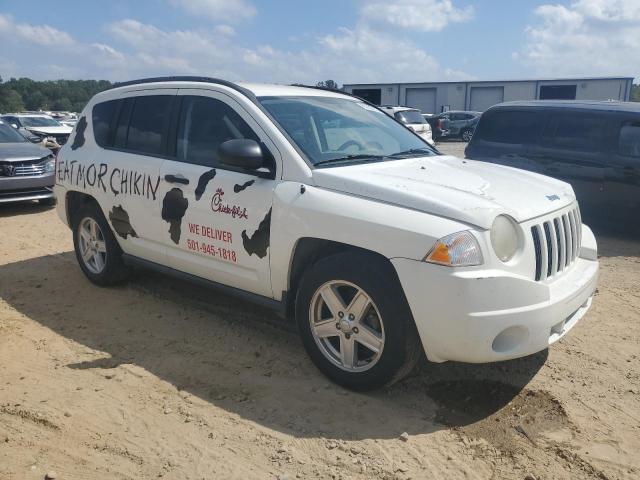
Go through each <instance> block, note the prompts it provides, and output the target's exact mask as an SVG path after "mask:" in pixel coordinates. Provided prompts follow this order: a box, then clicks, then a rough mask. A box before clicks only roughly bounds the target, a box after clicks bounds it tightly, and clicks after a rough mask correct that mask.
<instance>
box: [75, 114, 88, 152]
mask: <svg viewBox="0 0 640 480" xmlns="http://www.w3.org/2000/svg"><path fill="white" fill-rule="evenodd" d="M86 128H87V119H86V117H80V120H78V125H76V136H75V137H73V143H72V144H71V150H77V149H79V148H80V147H81V146H83V145H84V131H85V130H86Z"/></svg>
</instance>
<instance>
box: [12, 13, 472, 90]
mask: <svg viewBox="0 0 640 480" xmlns="http://www.w3.org/2000/svg"><path fill="white" fill-rule="evenodd" d="M18 25H20V28H21V30H20V31H21V32H26V33H18V32H19V31H18V30H17V29H16V28H17V27H16V23H15V22H14V21H13V19H12V18H11V17H8V16H3V15H1V14H0V40H1V41H2V42H4V44H5V45H11V48H10V49H6V53H5V51H3V55H4V56H5V57H7V58H5V59H2V60H3V62H4V63H5V64H7V62H11V63H9V65H11V68H9V69H8V70H4V71H3V72H2V73H3V76H4V77H7V76H20V75H22V76H30V77H33V78H39V79H42V78H45V79H49V78H62V77H67V78H107V79H110V80H127V79H132V78H140V77H147V76H160V75H180V74H189V75H204V76H215V77H219V78H226V79H228V80H232V81H239V80H246V81H258V82H260V81H263V82H278V83H315V82H317V81H319V80H326V79H329V78H332V79H334V80H336V81H338V82H339V83H355V82H392V81H426V80H437V79H449V80H459V79H468V78H470V76H469V75H467V74H465V73H464V72H460V71H456V70H452V69H449V68H446V67H444V66H441V65H440V64H439V62H438V61H437V60H436V59H435V58H434V57H433V56H431V55H430V53H429V52H428V51H426V50H425V49H424V48H422V46H421V45H419V44H417V43H415V42H413V41H411V40H409V39H407V38H406V37H405V36H404V35H398V34H397V33H393V32H391V31H387V30H385V29H380V28H375V27H374V26H373V25H371V24H369V23H367V22H366V21H363V20H361V21H359V22H358V23H357V24H356V25H355V26H353V27H351V28H341V29H338V30H337V31H335V32H332V33H326V34H323V35H320V36H316V37H313V36H310V35H309V36H307V37H306V38H305V43H304V46H298V45H299V43H298V42H291V43H290V45H292V46H291V47H290V48H279V49H277V48H274V47H273V46H271V45H268V44H261V43H258V44H253V45H248V46H247V45H242V44H240V43H239V42H238V41H237V39H236V37H235V29H234V28H233V27H231V26H228V25H227V24H226V23H225V24H218V25H215V26H212V27H210V28H203V29H186V30H165V29H161V28H158V27H157V26H155V25H151V24H147V23H143V22H140V21H138V20H133V19H123V20H120V21H116V22H113V23H111V24H109V25H106V26H104V28H103V32H104V38H101V39H100V41H99V42H92V43H83V42H81V41H79V40H78V39H76V38H74V37H72V36H71V35H69V34H68V33H66V32H63V31H60V30H56V29H54V28H53V27H50V26H47V25H30V24H26V23H24V24H18ZM54 32H55V33H54ZM21 35H27V36H28V38H30V39H33V38H38V40H37V41H36V40H30V41H29V42H26V41H24V40H25V39H24V38H23V37H21ZM43 42H47V43H43ZM25 59H28V61H27V60H25ZM54 62H55V63H54Z"/></svg>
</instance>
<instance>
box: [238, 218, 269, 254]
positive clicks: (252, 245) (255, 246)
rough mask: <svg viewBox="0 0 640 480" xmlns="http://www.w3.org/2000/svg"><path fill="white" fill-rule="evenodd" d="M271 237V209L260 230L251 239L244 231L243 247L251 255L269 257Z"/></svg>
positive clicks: (261, 223)
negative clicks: (268, 250)
mask: <svg viewBox="0 0 640 480" xmlns="http://www.w3.org/2000/svg"><path fill="white" fill-rule="evenodd" d="M270 236H271V209H269V212H268V213H267V215H265V217H264V218H263V219H262V221H261V222H260V225H258V229H257V230H256V231H255V232H253V235H251V237H249V235H247V231H246V230H243V231H242V245H244V249H245V250H246V251H247V253H248V254H249V255H253V254H254V253H255V254H256V255H257V256H258V257H259V258H264V257H265V256H266V255H267V249H268V248H269V238H270Z"/></svg>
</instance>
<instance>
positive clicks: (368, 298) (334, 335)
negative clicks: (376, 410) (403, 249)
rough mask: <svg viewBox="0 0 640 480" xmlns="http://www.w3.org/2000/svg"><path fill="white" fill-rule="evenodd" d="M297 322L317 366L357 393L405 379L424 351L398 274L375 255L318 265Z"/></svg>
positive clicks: (308, 277) (304, 286) (300, 298)
mask: <svg viewBox="0 0 640 480" xmlns="http://www.w3.org/2000/svg"><path fill="white" fill-rule="evenodd" d="M296 320H297V323H298V329H299V330H300V334H301V336H302V341H303V343H304V346H305V348H306V350H307V352H308V353H309V356H310V357H311V359H312V360H313V362H314V363H315V364H316V366H317V367H318V368H319V369H320V370H321V371H322V372H323V373H324V374H325V375H327V376H328V377H329V378H330V379H331V380H333V381H334V382H336V383H338V384H340V385H342V386H345V387H348V388H352V389H354V390H371V389H375V388H379V387H381V386H385V385H390V384H392V383H394V382H396V381H398V380H400V379H401V378H402V377H404V376H405V375H406V374H408V373H409V372H410V371H411V369H412V368H413V366H414V365H415V363H416V362H417V360H418V359H419V358H420V355H421V353H422V349H421V344H420V341H419V338H418V334H417V331H416V328H415V324H414V322H413V317H412V315H411V311H410V310H409V306H408V304H407V301H406V299H405V296H404V293H403V292H402V289H401V288H400V285H399V282H398V279H397V276H396V274H395V271H394V269H393V267H392V266H391V265H390V264H389V263H388V262H386V261H385V260H384V259H381V258H378V257H377V256H375V255H373V254H367V253H361V252H347V253H339V254H335V255H332V256H330V257H326V258H324V259H322V260H320V261H318V262H317V263H316V264H314V265H313V266H312V267H311V268H310V269H309V270H307V272H305V274H304V276H303V278H302V280H301V282H300V287H299V289H298V294H297V297H296Z"/></svg>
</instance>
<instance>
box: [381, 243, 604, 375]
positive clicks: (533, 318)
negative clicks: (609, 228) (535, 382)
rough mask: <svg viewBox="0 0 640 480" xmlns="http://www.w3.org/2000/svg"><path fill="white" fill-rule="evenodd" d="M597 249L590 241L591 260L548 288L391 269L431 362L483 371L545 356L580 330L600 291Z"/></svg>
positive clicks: (410, 263)
mask: <svg viewBox="0 0 640 480" xmlns="http://www.w3.org/2000/svg"><path fill="white" fill-rule="evenodd" d="M589 242H592V243H593V245H590V244H589ZM596 248H597V247H596V245H595V239H594V238H593V236H592V235H585V236H584V237H583V248H582V251H583V252H587V253H585V254H584V255H585V257H586V258H578V259H577V260H576V261H575V262H574V263H573V264H572V266H571V268H570V269H569V270H567V271H566V272H565V273H564V274H563V275H562V276H561V277H559V278H557V279H556V280H554V281H552V282H549V283H547V282H539V281H535V280H533V279H530V278H525V277H522V276H520V275H511V274H509V273H507V272H503V273H500V272H496V271H495V270H490V271H484V270H465V269H464V268H459V269H452V268H449V267H443V266H439V265H433V264H429V263H425V262H419V261H415V260H409V259H404V258H394V259H392V260H391V262H392V263H393V265H394V267H395V268H396V271H397V273H398V277H399V278H400V282H401V284H402V287H403V289H404V292H405V295H406V297H407V300H408V302H409V306H410V308H411V311H412V313H413V317H414V320H415V322H416V326H417V329H418V333H419V334H420V338H421V341H422V344H423V346H424V349H425V352H426V354H427V357H428V358H429V360H431V361H433V362H444V361H447V360H455V361H461V362H470V363H484V362H495V361H500V360H509V359H512V358H518V357H523V356H526V355H530V354H533V353H536V352H539V351H541V350H544V349H545V348H547V347H548V346H549V345H551V344H552V343H554V342H556V341H557V340H559V339H560V338H562V337H563V336H564V335H565V334H566V333H567V332H568V331H569V330H571V328H573V327H574V326H575V325H576V324H577V323H578V321H579V320H580V319H581V318H582V317H583V316H584V314H585V313H586V312H587V310H588V309H589V307H590V306H591V301H592V298H593V294H594V292H595V289H596V286H597V279H598V262H597V260H595V258H596V256H595V252H596Z"/></svg>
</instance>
